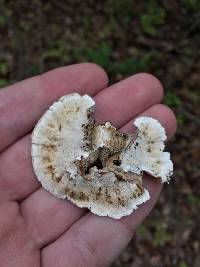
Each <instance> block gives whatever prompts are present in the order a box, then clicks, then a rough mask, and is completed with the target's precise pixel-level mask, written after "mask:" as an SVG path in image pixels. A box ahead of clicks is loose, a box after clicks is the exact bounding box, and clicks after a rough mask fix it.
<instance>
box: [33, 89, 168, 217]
mask: <svg viewBox="0 0 200 267" xmlns="http://www.w3.org/2000/svg"><path fill="white" fill-rule="evenodd" d="M94 105H95V102H94V100H93V99H92V98H91V97H90V96H88V95H84V96H80V95H79V94H69V95H66V96H63V97H61V98H60V99H59V101H58V102H55V103H54V104H53V105H52V106H51V107H50V108H49V109H48V110H47V111H46V113H45V114H44V115H43V116H42V117H41V119H40V120H39V121H38V123H37V125H36V127H35V129H34V131H33V134H32V161H33V168H34V171H35V174H36V176H37V178H38V180H39V181H40V182H41V184H42V186H43V187H44V188H45V189H46V190H48V191H49V192H50V193H52V194H53V195H55V196H57V197H59V198H63V199H64V198H67V199H69V200H70V201H72V202H73V203H74V204H76V205H77V206H78V207H86V208H89V209H90V210H91V211H92V212H93V213H95V214H97V215H99V216H109V217H112V218H115V219H119V218H121V217H122V216H126V215H129V214H131V213H132V211H133V210H134V209H136V208H137V206H138V205H140V204H142V203H144V202H146V201H147V200H148V199H149V198H150V196H149V193H148V191H147V189H145V188H144V187H143V185H142V174H143V171H144V172H147V173H149V174H151V175H153V176H155V177H161V179H162V182H165V181H168V180H169V177H170V175H171V174H172V171H173V165H172V162H171V160H170V155H169V153H167V152H163V150H164V141H165V140H166V135H165V130H164V128H163V127H162V126H161V125H160V123H159V122H158V121H156V120H155V119H152V118H149V117H140V118H138V119H136V120H135V122H134V125H135V126H136V127H137V134H136V137H135V138H133V136H132V135H129V134H124V133H121V132H120V131H118V130H117V129H116V128H115V127H113V126H112V125H111V124H110V122H105V123H104V124H98V123H97V122H96V121H95V120H94V118H93V117H92V113H93V109H94Z"/></svg>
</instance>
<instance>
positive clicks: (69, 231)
mask: <svg viewBox="0 0 200 267" xmlns="http://www.w3.org/2000/svg"><path fill="white" fill-rule="evenodd" d="M70 92H79V93H80V94H84V93H87V94H89V95H92V96H94V98H95V101H96V111H95V117H96V118H97V120H99V121H105V120H109V121H111V123H113V124H114V125H115V126H116V127H118V128H120V129H121V130H122V131H125V132H129V133H131V131H132V130H133V129H132V124H131V121H132V120H133V119H134V118H135V117H136V116H138V115H140V114H143V115H147V116H151V117H154V118H156V119H158V120H159V121H160V122H161V124H162V125H163V126H164V127H165V129H166V132H167V136H168V137H169V138H170V137H172V136H173V134H174V133H175V130H176V120H175V117H174V114H173V112H172V111H171V110H170V109H169V108H167V107H166V106H164V105H161V104H159V103H160V101H161V100H162V96H163V89H162V86H161V84H160V82H159V81H158V80H157V79H156V78H155V77H153V76H152V75H150V74H137V75H133V76H131V77H129V78H127V79H125V80H123V81H121V82H118V83H116V84H114V85H112V86H109V87H108V79H107V75H106V73H105V71H104V70H102V69H101V68H100V67H99V66H97V65H94V64H90V63H83V64H76V65H71V66H68V67H62V68H59V69H55V70H53V71H50V72H47V73H45V74H43V75H40V76H37V77H34V78H31V79H27V80H25V81H22V82H19V83H17V84H15V85H12V86H9V87H7V88H4V89H2V90H1V91H0V266H3V267H8V266H9V267H12V266H15V267H18V266H19V267H29V266H31V267H37V266H43V267H47V266H48V267H64V266H65V267H66V266H83V267H85V266H86V267H94V266H103V267H104V266H109V265H110V264H111V263H112V262H113V261H114V260H115V258H116V257H117V256H118V255H119V253H120V252H121V251H122V250H123V249H124V247H125V246H126V245H127V244H128V242H129V241H130V239H131V238H132V236H133V234H134V232H135V230H136V228H137V226H138V225H139V224H141V223H142V221H143V220H144V218H145V217H146V216H147V215H148V213H149V212H150V211H151V209H152V207H153V206H154V204H155V202H156V200H157V197H158V195H159V193H160V190H161V184H160V182H159V181H158V180H156V179H153V178H151V177H149V176H146V177H144V185H145V187H146V188H147V189H148V190H149V192H150V196H151V199H150V200H149V201H148V202H147V203H145V204H143V205H141V206H140V207H139V208H138V210H137V211H135V212H134V213H133V214H131V215H130V216H127V217H124V218H122V219H120V220H114V219H111V218H106V217H98V216H96V215H94V214H91V213H90V212H88V210H84V209H79V208H78V207H76V206H74V205H73V204H71V203H70V202H69V201H66V200H60V199H57V198H56V197H54V196H52V195H51V194H49V193H48V192H46V191H45V190H44V189H43V188H41V185H40V183H39V182H38V181H37V180H36V178H35V175H34V173H33V169H32V164H31V154H30V149H31V145H30V144H31V142H30V141H31V139H30V138H31V137H30V134H31V131H32V129H33V127H34V125H35V123H36V122H37V120H38V119H39V117H40V116H41V115H42V114H43V112H44V111H45V110H46V109H47V108H48V106H49V105H50V104H51V103H52V102H53V101H55V100H57V99H58V98H59V97H60V96H62V95H64V94H67V93H70Z"/></svg>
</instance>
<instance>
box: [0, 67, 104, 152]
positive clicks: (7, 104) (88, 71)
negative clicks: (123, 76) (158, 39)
mask: <svg viewBox="0 0 200 267" xmlns="http://www.w3.org/2000/svg"><path fill="white" fill-rule="evenodd" d="M107 83H108V78H107V74H106V73H105V71H104V70H103V69H102V68H101V67H99V66H97V65H95V64H92V63H82V64H74V65H70V66H67V67H61V68H58V69H55V70H52V71H49V72H47V73H44V74H42V75H38V76H36V77H33V78H30V79H27V80H24V81H22V82H19V83H16V84H14V85H11V86H8V87H7V88H4V89H2V90H0V140H1V142H0V152H1V151H2V150H4V149H5V148H6V147H8V146H9V145H11V144H12V143H13V142H15V141H16V140H17V139H18V138H20V137H21V136H23V135H25V134H27V133H28V132H30V131H31V130H32V128H33V126H34V124H35V123H36V122H37V120H38V119H39V117H40V116H41V115H42V113H43V112H44V111H45V110H46V109H47V107H48V106H49V105H50V104H51V103H52V102H53V101H55V100H57V99H58V98H59V97H60V96H62V95H64V94H69V93H71V92H77V93H80V94H86V93H87V94H89V95H94V94H96V93H97V92H98V91H100V90H101V89H103V88H104V87H106V86H107Z"/></svg>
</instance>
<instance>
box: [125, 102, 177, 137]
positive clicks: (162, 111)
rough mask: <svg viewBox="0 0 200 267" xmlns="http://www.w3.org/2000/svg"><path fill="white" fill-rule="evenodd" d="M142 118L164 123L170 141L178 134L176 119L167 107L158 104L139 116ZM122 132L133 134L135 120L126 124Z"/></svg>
mask: <svg viewBox="0 0 200 267" xmlns="http://www.w3.org/2000/svg"><path fill="white" fill-rule="evenodd" d="M139 116H140V117H141V116H149V117H153V118H155V119H157V120H158V121H160V122H161V123H162V126H163V127H164V128H165V130H166V134H167V137H168V139H170V138H171V137H172V136H173V135H174V134H175V132H176V127H177V125H176V117H175V115H174V113H173V111H172V110H171V109H170V108H168V107H167V106H165V105H162V104H157V105H154V106H152V107H151V108H148V109H146V110H145V111H144V112H143V113H141V114H140V115H139ZM169 118H170V119H169ZM121 130H122V131H123V132H126V133H132V132H133V120H131V121H129V122H128V123H127V124H125V125H124V126H123V127H122V128H121Z"/></svg>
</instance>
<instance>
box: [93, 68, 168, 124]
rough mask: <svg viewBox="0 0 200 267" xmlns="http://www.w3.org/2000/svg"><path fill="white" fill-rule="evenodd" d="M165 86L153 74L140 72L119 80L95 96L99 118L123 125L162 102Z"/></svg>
mask: <svg viewBox="0 0 200 267" xmlns="http://www.w3.org/2000/svg"><path fill="white" fill-rule="evenodd" d="M162 97H163V87H162V85H161V83H160V82H159V81H158V79H157V78H156V77H154V76H152V75H151V74H147V73H140V74H136V75H133V76H131V77H129V78H127V79H125V80H123V81H121V82H118V83H116V84H114V85H112V86H110V87H108V88H106V89H104V90H102V91H101V92H99V93H98V94H97V95H96V96H95V100H96V109H95V117H96V118H97V120H100V121H102V119H103V120H109V121H110V122H112V123H113V124H114V125H115V126H116V127H121V126H122V125H124V124H125V123H126V122H128V121H129V120H130V119H131V118H132V117H135V116H136V115H138V114H140V113H141V112H143V111H144V110H145V109H147V108H148V107H151V106H152V105H154V104H157V103H160V101H161V99H162Z"/></svg>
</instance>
